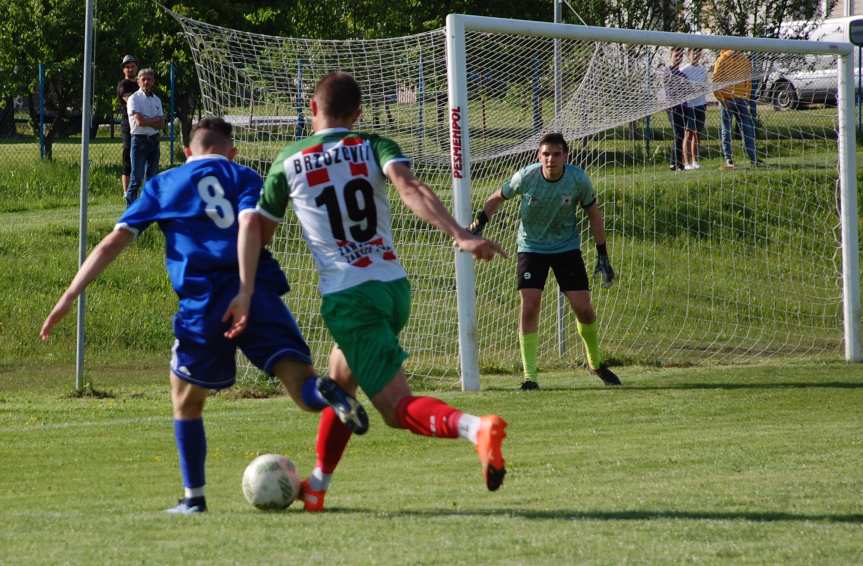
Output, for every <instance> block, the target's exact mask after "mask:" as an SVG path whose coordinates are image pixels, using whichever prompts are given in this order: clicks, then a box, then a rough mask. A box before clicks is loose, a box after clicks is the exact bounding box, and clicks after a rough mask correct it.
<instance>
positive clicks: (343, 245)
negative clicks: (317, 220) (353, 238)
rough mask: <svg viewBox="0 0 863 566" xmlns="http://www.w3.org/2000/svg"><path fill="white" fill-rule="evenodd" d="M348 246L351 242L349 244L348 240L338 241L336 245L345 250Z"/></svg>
mask: <svg viewBox="0 0 863 566" xmlns="http://www.w3.org/2000/svg"><path fill="white" fill-rule="evenodd" d="M348 244H350V242H348V241H347V240H336V245H337V246H338V247H340V248H344V247H345V246H347V245H348Z"/></svg>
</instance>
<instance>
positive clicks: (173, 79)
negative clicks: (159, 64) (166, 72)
mask: <svg viewBox="0 0 863 566" xmlns="http://www.w3.org/2000/svg"><path fill="white" fill-rule="evenodd" d="M170 85H171V87H170V88H171V92H170V100H171V105H170V109H169V110H168V120H169V123H168V124H169V125H168V137H169V139H170V140H171V141H170V145H169V147H170V152H171V161H170V163H171V165H173V164H174V90H175V89H176V86H177V85H176V75H175V73H174V62H173V61H171V66H170Z"/></svg>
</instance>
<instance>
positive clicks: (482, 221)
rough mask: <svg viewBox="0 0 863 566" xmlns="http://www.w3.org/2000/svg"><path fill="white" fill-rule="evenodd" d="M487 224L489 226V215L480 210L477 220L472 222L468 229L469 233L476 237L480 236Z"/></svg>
mask: <svg viewBox="0 0 863 566" xmlns="http://www.w3.org/2000/svg"><path fill="white" fill-rule="evenodd" d="M486 224H488V215H487V214H486V213H485V210H480V211H479V214H477V215H476V220H474V221H473V222H471V223H470V226H468V227H467V231H468V232H470V233H471V234H473V235H474V236H480V235H482V229H483V228H485V225H486Z"/></svg>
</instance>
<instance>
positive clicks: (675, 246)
mask: <svg viewBox="0 0 863 566" xmlns="http://www.w3.org/2000/svg"><path fill="white" fill-rule="evenodd" d="M178 20H179V21H180V22H181V24H182V26H183V29H184V31H185V34H186V37H187V38H188V40H189V43H190V45H191V47H192V53H193V55H194V60H195V65H196V69H197V72H198V76H199V80H200V87H201V92H202V95H203V106H204V108H205V111H206V113H207V114H213V115H222V116H226V117H227V118H228V119H229V120H230V121H231V122H232V123H233V124H234V126H235V128H236V143H237V145H238V147H239V148H240V157H239V159H240V160H242V162H243V163H245V164H248V165H250V166H252V167H254V168H255V169H257V170H258V171H260V172H261V173H262V174H265V173H266V171H267V170H268V168H269V165H270V163H271V161H272V159H273V158H274V157H275V155H276V154H277V153H278V151H279V149H280V148H281V147H282V146H283V145H285V144H286V143H287V142H290V141H292V140H294V139H296V138H297V137H300V136H304V135H308V134H309V133H310V119H309V114H308V110H307V108H308V103H309V99H310V97H311V94H312V89H313V88H314V84H315V81H316V80H317V79H318V78H319V77H320V76H322V75H323V74H325V73H327V72H329V71H333V70H343V71H347V72H350V73H352V74H353V75H354V77H356V79H357V80H358V82H359V83H360V86H361V88H362V90H363V96H364V99H363V108H364V110H363V115H362V117H361V119H360V122H359V124H358V125H357V129H360V130H373V131H375V132H378V133H380V134H382V135H385V136H387V137H390V138H392V139H394V140H396V141H397V142H398V143H399V144H400V146H401V147H402V148H403V150H404V151H405V152H406V153H407V154H408V155H410V156H411V157H412V158H413V167H414V170H415V172H416V173H417V176H418V177H420V178H421V179H423V180H424V181H425V182H426V183H428V184H429V185H430V186H431V187H432V188H433V189H434V190H435V191H436V192H437V194H438V195H439V196H440V197H441V199H442V200H443V201H444V203H445V204H446V205H447V206H448V207H450V208H451V209H453V210H455V211H456V212H457V213H458V216H459V217H460V219H461V220H462V221H464V220H465V215H466V214H467V216H468V217H469V216H470V213H469V211H467V212H466V209H470V210H472V211H476V210H478V209H479V207H481V206H482V203H483V201H484V200H485V199H486V198H487V197H488V196H489V195H490V194H491V193H492V192H494V191H495V190H496V189H498V188H499V187H501V185H502V184H503V183H504V182H505V181H506V180H507V179H508V178H510V176H511V175H512V174H513V173H514V172H515V171H517V170H518V169H520V168H521V167H524V166H526V165H529V164H531V163H533V162H535V161H536V150H537V143H538V141H539V139H540V137H541V136H542V135H543V134H545V133H547V132H552V131H559V132H562V133H563V134H564V136H565V137H566V139H567V140H568V142H569V145H570V162H571V163H573V164H575V165H578V166H579V167H582V168H583V169H584V170H585V171H586V172H587V173H588V175H589V176H590V178H591V180H592V183H593V188H594V189H595V191H596V194H597V197H598V200H599V205H600V206H601V208H602V211H603V213H604V216H605V229H606V232H607V235H608V249H609V253H610V258H611V261H612V264H613V266H614V268H615V270H616V272H617V274H618V279H617V281H616V282H615V285H614V286H612V287H611V288H609V289H603V288H601V287H599V285H598V282H597V281H595V280H592V281H591V285H592V297H593V303H594V306H595V309H596V311H597V314H598V324H599V334H600V341H601V345H602V349H603V350H604V352H605V354H606V357H607V358H608V359H609V360H610V361H612V362H616V363H624V364H647V365H672V364H674V365H679V364H708V363H722V364H731V363H752V362H758V361H761V360H765V359H768V358H772V357H782V358H788V359H791V358H813V357H825V358H838V357H839V356H841V355H842V352H843V345H844V342H843V338H844V334H843V323H845V322H846V320H845V319H846V318H847V317H846V316H845V315H844V313H843V289H847V286H843V262H844V263H848V261H847V258H845V259H844V260H843V248H842V242H843V237H844V238H846V239H847V237H848V234H849V233H850V232H848V227H847V226H845V225H843V223H842V219H841V208H840V206H839V202H840V189H841V183H840V178H841V175H840V155H841V150H842V146H841V144H840V143H839V139H840V138H839V132H840V129H841V128H840V125H841V124H842V120H843V114H842V113H840V111H839V109H838V108H837V106H836V104H837V101H838V100H839V99H841V96H840V95H839V93H837V86H836V84H837V83H836V80H835V79H836V70H837V63H838V57H837V55H836V53H835V52H833V53H830V52H816V53H804V52H800V51H799V50H798V51H795V52H791V51H788V50H782V49H781V48H779V46H778V44H777V47H776V49H773V50H771V49H767V48H765V47H764V46H759V47H758V49H740V48H738V49H736V50H735V51H736V53H737V56H739V57H738V59H739V61H740V63H738V64H736V65H734V66H732V68H731V70H730V71H729V70H728V67H726V69H725V71H719V72H716V73H714V72H712V71H713V70H714V67H715V66H716V65H717V58H718V57H719V53H720V47H719V46H715V48H710V49H708V48H704V49H702V50H701V51H700V53H699V59H698V60H697V63H696V64H694V65H693V59H692V57H693V54H694V52H693V51H691V50H690V48H695V47H698V41H700V40H701V39H703V38H700V39H699V38H696V41H695V42H693V36H687V35H682V34H672V35H673V36H674V38H673V42H675V45H670V44H669V43H668V42H667V41H666V40H663V42H657V43H654V44H651V43H650V42H649V41H644V42H640V43H639V42H631V41H621V40H616V41H608V40H602V39H593V38H592V39H579V38H578V37H576V36H574V35H572V34H569V33H568V32H567V34H564V35H563V36H561V37H552V36H548V35H537V34H535V33H531V32H530V31H528V32H525V31H524V30H523V29H522V28H519V27H518V26H516V27H515V29H514V31H507V30H505V29H502V30H498V29H495V30H493V31H488V30H483V31H476V30H475V31H471V29H470V28H469V27H468V28H467V29H466V31H464V33H463V35H461V36H460V37H461V38H462V43H460V44H459V46H458V49H459V50H460V51H459V52H460V54H461V55H460V58H461V61H462V64H461V68H460V69H457V70H456V71H455V72H457V73H459V74H460V77H461V79H460V80H461V83H460V86H459V85H455V86H457V87H458V88H453V86H454V85H453V80H455V79H453V78H451V79H448V76H447V34H446V31H445V30H437V31H432V32H428V33H424V34H419V35H414V36H408V37H401V38H394V39H386V40H374V41H325V40H309V39H296V38H281V37H270V36H262V35H255V34H249V33H243V32H239V31H235V30H230V29H225V28H220V27H216V26H211V25H208V24H205V23H202V22H197V21H194V20H189V19H186V18H182V17H179V16H178ZM564 27H565V28H567V29H569V30H570V31H571V29H572V28H579V27H580V26H564ZM582 29H589V28H582ZM663 37H666V39H667V37H668V34H665V36H663ZM624 39H626V38H624ZM675 47H676V48H680V50H681V51H682V61H681V62H680V64H679V65H676V64H675V62H674V60H673V59H674V58H675V57H680V56H681V55H680V54H678V53H677V51H678V50H677V49H674V48H675ZM453 49H454V48H453V47H452V46H451V47H450V51H451V52H452V50H453ZM692 67H700V68H701V71H699V70H698V69H693V68H692ZM720 69H721V66H720ZM827 69H832V70H833V80H834V82H833V83H832V84H826V83H825V84H826V86H823V88H821V89H820V91H819V90H818V89H817V88H815V87H814V86H812V85H813V83H814V82H815V79H814V78H813V77H817V76H821V77H823V76H824V75H825V73H824V70H827ZM702 71H703V72H702ZM451 72H453V71H452V70H451ZM819 73H820V75H819ZM807 81H808V82H807ZM810 86H812V88H809V87H810ZM459 88H461V91H460V92H461V93H462V94H463V95H464V96H465V99H464V100H457V99H453V98H452V97H454V96H455V97H457V96H458V92H457V91H458V90H459ZM852 88H853V87H852ZM451 90H452V92H450V91H451ZM717 91H719V92H723V91H726V92H733V93H734V95H735V98H736V100H735V102H734V107H733V108H731V107H730V106H728V109H727V110H726V111H724V112H723V111H721V108H722V106H721V105H720V101H719V100H718V99H717V94H715V93H717ZM852 92H853V91H852ZM720 96H721V95H720ZM451 106H452V107H451ZM695 107H700V108H701V109H702V110H703V116H704V118H703V122H700V121H698V120H695V119H693V120H695V121H691V120H690V118H691V117H692V115H693V112H691V111H690V110H689V109H690V108H692V109H694V108H695ZM454 111H455V114H454ZM684 112H685V115H683V113H684ZM459 113H461V114H460V115H459ZM678 114H680V115H678ZM699 115H700V114H699ZM454 116H455V117H456V118H458V119H460V120H461V119H462V118H463V122H460V123H459V124H457V126H456V127H458V128H459V131H457V132H453V131H452V130H451V129H452V128H453V119H454ZM723 122H725V123H724V124H723ZM681 124H682V126H681ZM688 126H691V128H688ZM843 127H844V126H843ZM681 129H682V131H681ZM687 129H689V130H690V132H691V134H692V133H697V134H698V140H699V143H698V147H697V155H695V156H689V155H688V154H689V152H686V154H684V153H682V148H681V147H680V140H679V139H678V137H682V136H684V135H685V131H686V130H687ZM690 137H691V135H690ZM453 140H455V141H456V143H455V144H453ZM462 145H463V146H464V149H465V152H464V154H460V153H459V152H458V151H457V152H455V153H456V154H457V155H459V156H460V157H464V158H466V159H468V163H466V164H464V171H460V172H459V176H461V177H462V178H461V179H457V183H456V186H455V190H454V188H453V176H454V170H453V147H454V146H455V147H457V149H458V150H459V151H461V146H462ZM468 148H469V153H468V152H467V150H468ZM852 149H853V148H852ZM851 155H852V156H853V155H854V154H853V151H852V153H851ZM684 157H687V161H692V162H697V164H698V165H699V166H700V168H698V169H682V168H681V169H680V170H677V169H675V170H672V169H671V166H672V165H675V166H676V165H678V164H679V165H680V166H681V167H682V165H683V162H684ZM729 157H730V158H731V160H732V162H733V164H734V166H735V168H734V169H731V168H729V167H728V163H727V158H729ZM753 162H754V163H755V165H753ZM721 167H722V168H721ZM462 173H463V174H462ZM466 189H467V190H469V192H468V193H464V192H463V191H464V190H466ZM465 194H466V195H467V196H466V199H467V205H466V206H465V204H464V202H462V204H461V205H459V203H458V199H456V198H454V195H456V196H459V195H461V196H460V197H459V198H461V199H465V196H464V195H465ZM390 200H391V203H392V206H393V232H394V235H395V238H396V246H397V248H398V250H399V255H400V258H402V259H403V263H404V265H405V267H406V269H407V271H408V273H409V275H410V278H411V283H412V291H413V305H412V309H413V310H412V314H411V320H410V323H409V325H408V327H407V328H406V329H405V330H404V331H403V334H402V341H403V345H404V347H405V349H406V350H408V351H409V352H410V354H411V357H410V358H409V360H408V362H407V366H406V367H407V370H408V372H409V374H410V375H411V377H412V378H413V379H423V380H427V381H429V382H430V383H431V384H433V385H436V386H448V385H451V386H456V385H458V383H459V373H460V369H459V357H460V353H459V332H460V331H461V333H462V338H463V340H462V348H464V347H465V345H469V346H470V347H472V348H473V351H472V352H471V353H470V356H469V357H471V356H472V358H473V359H475V365H476V366H477V367H478V368H479V369H480V370H481V371H482V372H483V373H512V372H520V366H521V362H520V355H519V346H518V314H519V298H518V293H517V291H516V267H515V249H516V243H515V237H516V231H517V228H518V223H519V220H518V209H519V204H517V203H506V204H505V205H504V206H503V207H502V208H501V210H500V212H499V213H498V214H497V215H495V217H494V219H493V221H492V223H491V224H490V225H489V227H488V228H487V230H486V234H487V235H488V236H489V237H491V238H493V239H496V240H498V241H500V242H501V243H502V244H503V245H504V247H505V248H506V249H507V250H509V251H510V252H511V253H510V258H509V259H498V260H495V261H493V262H491V263H482V264H476V265H475V266H470V267H472V268H473V271H474V272H475V280H472V284H471V285H468V286H467V289H470V287H471V286H473V288H475V304H474V305H473V306H472V307H471V308H472V311H471V310H467V311H464V312H474V313H475V315H474V318H473V319H472V320H470V321H467V323H466V324H465V323H464V321H463V325H462V327H461V329H460V328H459V302H460V301H459V300H458V298H457V294H458V290H459V288H460V289H462V291H464V288H465V287H464V282H463V281H462V282H460V283H457V278H456V275H455V264H456V263H457V261H456V256H457V255H458V254H456V253H455V252H454V251H453V248H452V245H451V242H450V241H449V239H448V238H447V237H444V236H443V235H442V234H440V233H439V232H437V231H436V230H434V229H432V228H431V227H429V226H427V225H425V224H424V223H423V222H422V221H420V220H419V219H417V218H416V217H415V216H413V215H412V214H411V213H410V211H408V210H407V209H406V208H405V207H404V206H403V205H402V204H401V203H400V202H399V200H398V197H397V195H396V194H395V193H394V191H393V193H392V194H391V199H390ZM580 227H581V232H582V240H583V245H582V250H583V255H584V259H585V262H586V264H587V266H588V271H589V272H592V268H593V265H594V263H595V258H596V253H595V249H594V244H593V241H592V239H591V237H590V234H589V231H588V226H587V223H586V217H585V216H584V215H583V214H581V220H580ZM843 231H844V236H843ZM853 236H854V238H855V242H854V244H855V248H854V250H855V252H854V253H855V257H854V259H855V261H856V260H857V257H856V253H857V252H856V249H857V248H856V233H854V234H853ZM273 248H274V251H275V252H276V254H277V257H278V259H279V260H280V262H281V263H282V266H283V268H284V269H285V270H286V272H287V274H288V278H289V280H290V283H291V287H292V291H291V293H290V294H289V295H288V296H286V302H287V303H288V305H289V306H290V308H291V310H292V311H293V312H294V314H295V315H296V316H297V319H298V321H299V324H300V327H301V328H302V330H303V332H304V333H305V335H306V338H307V340H308V341H309V344H310V346H311V348H312V351H313V353H314V354H315V358H316V364H317V365H318V366H319V367H325V360H326V356H327V354H328V352H329V349H330V347H331V345H332V340H331V338H330V337H329V335H328V334H327V332H326V329H325V328H324V326H323V323H322V320H321V318H320V316H319V314H318V312H319V305H320V297H319V294H318V292H317V288H316V286H317V275H316V273H315V270H314V266H313V262H312V258H311V255H310V254H309V252H308V251H307V250H306V248H305V244H304V242H303V240H302V237H301V233H300V228H299V226H298V224H297V222H296V221H295V219H293V218H292V217H290V216H289V218H288V221H287V222H286V223H285V225H284V227H283V228H282V229H280V232H279V234H278V236H277V238H276V240H275V242H274V244H273ZM459 261H462V262H463V261H464V260H463V259H461V260H459ZM851 267H854V269H856V266H851ZM852 271H853V270H852ZM846 293H847V291H846ZM852 298H853V297H852ZM856 300H857V305H858V306H857V312H858V314H859V295H858V296H857V298H856ZM465 333H467V334H469V335H468V336H465ZM539 333H540V357H539V364H540V367H541V368H542V369H552V368H571V367H578V366H581V365H583V364H584V355H583V349H582V347H581V344H580V341H579V337H578V334H577V332H576V321H575V317H574V315H573V313H572V312H571V309H569V307H568V306H566V305H565V304H562V303H561V301H560V300H559V292H558V290H557V286H556V284H555V282H554V278H553V277H552V276H550V277H549V280H548V283H547V284H546V290H545V292H544V295H543V307H542V313H541V317H540V331H539ZM465 338H468V339H467V340H465ZM858 349H859V344H858ZM858 355H859V353H858ZM462 357H463V358H464V355H462ZM846 357H847V348H846Z"/></svg>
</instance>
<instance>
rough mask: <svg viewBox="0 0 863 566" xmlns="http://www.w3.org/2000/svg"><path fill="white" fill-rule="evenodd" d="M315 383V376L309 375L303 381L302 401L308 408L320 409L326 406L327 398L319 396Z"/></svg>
mask: <svg viewBox="0 0 863 566" xmlns="http://www.w3.org/2000/svg"><path fill="white" fill-rule="evenodd" d="M317 383H318V378H317V377H310V378H308V379H307V380H305V381H304V382H303V392H302V397H303V403H305V404H306V405H307V406H308V407H309V408H310V409H313V410H315V411H322V410H323V409H324V407H326V406H327V400H326V399H324V398H323V397H321V394H320V393H318V387H317Z"/></svg>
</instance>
